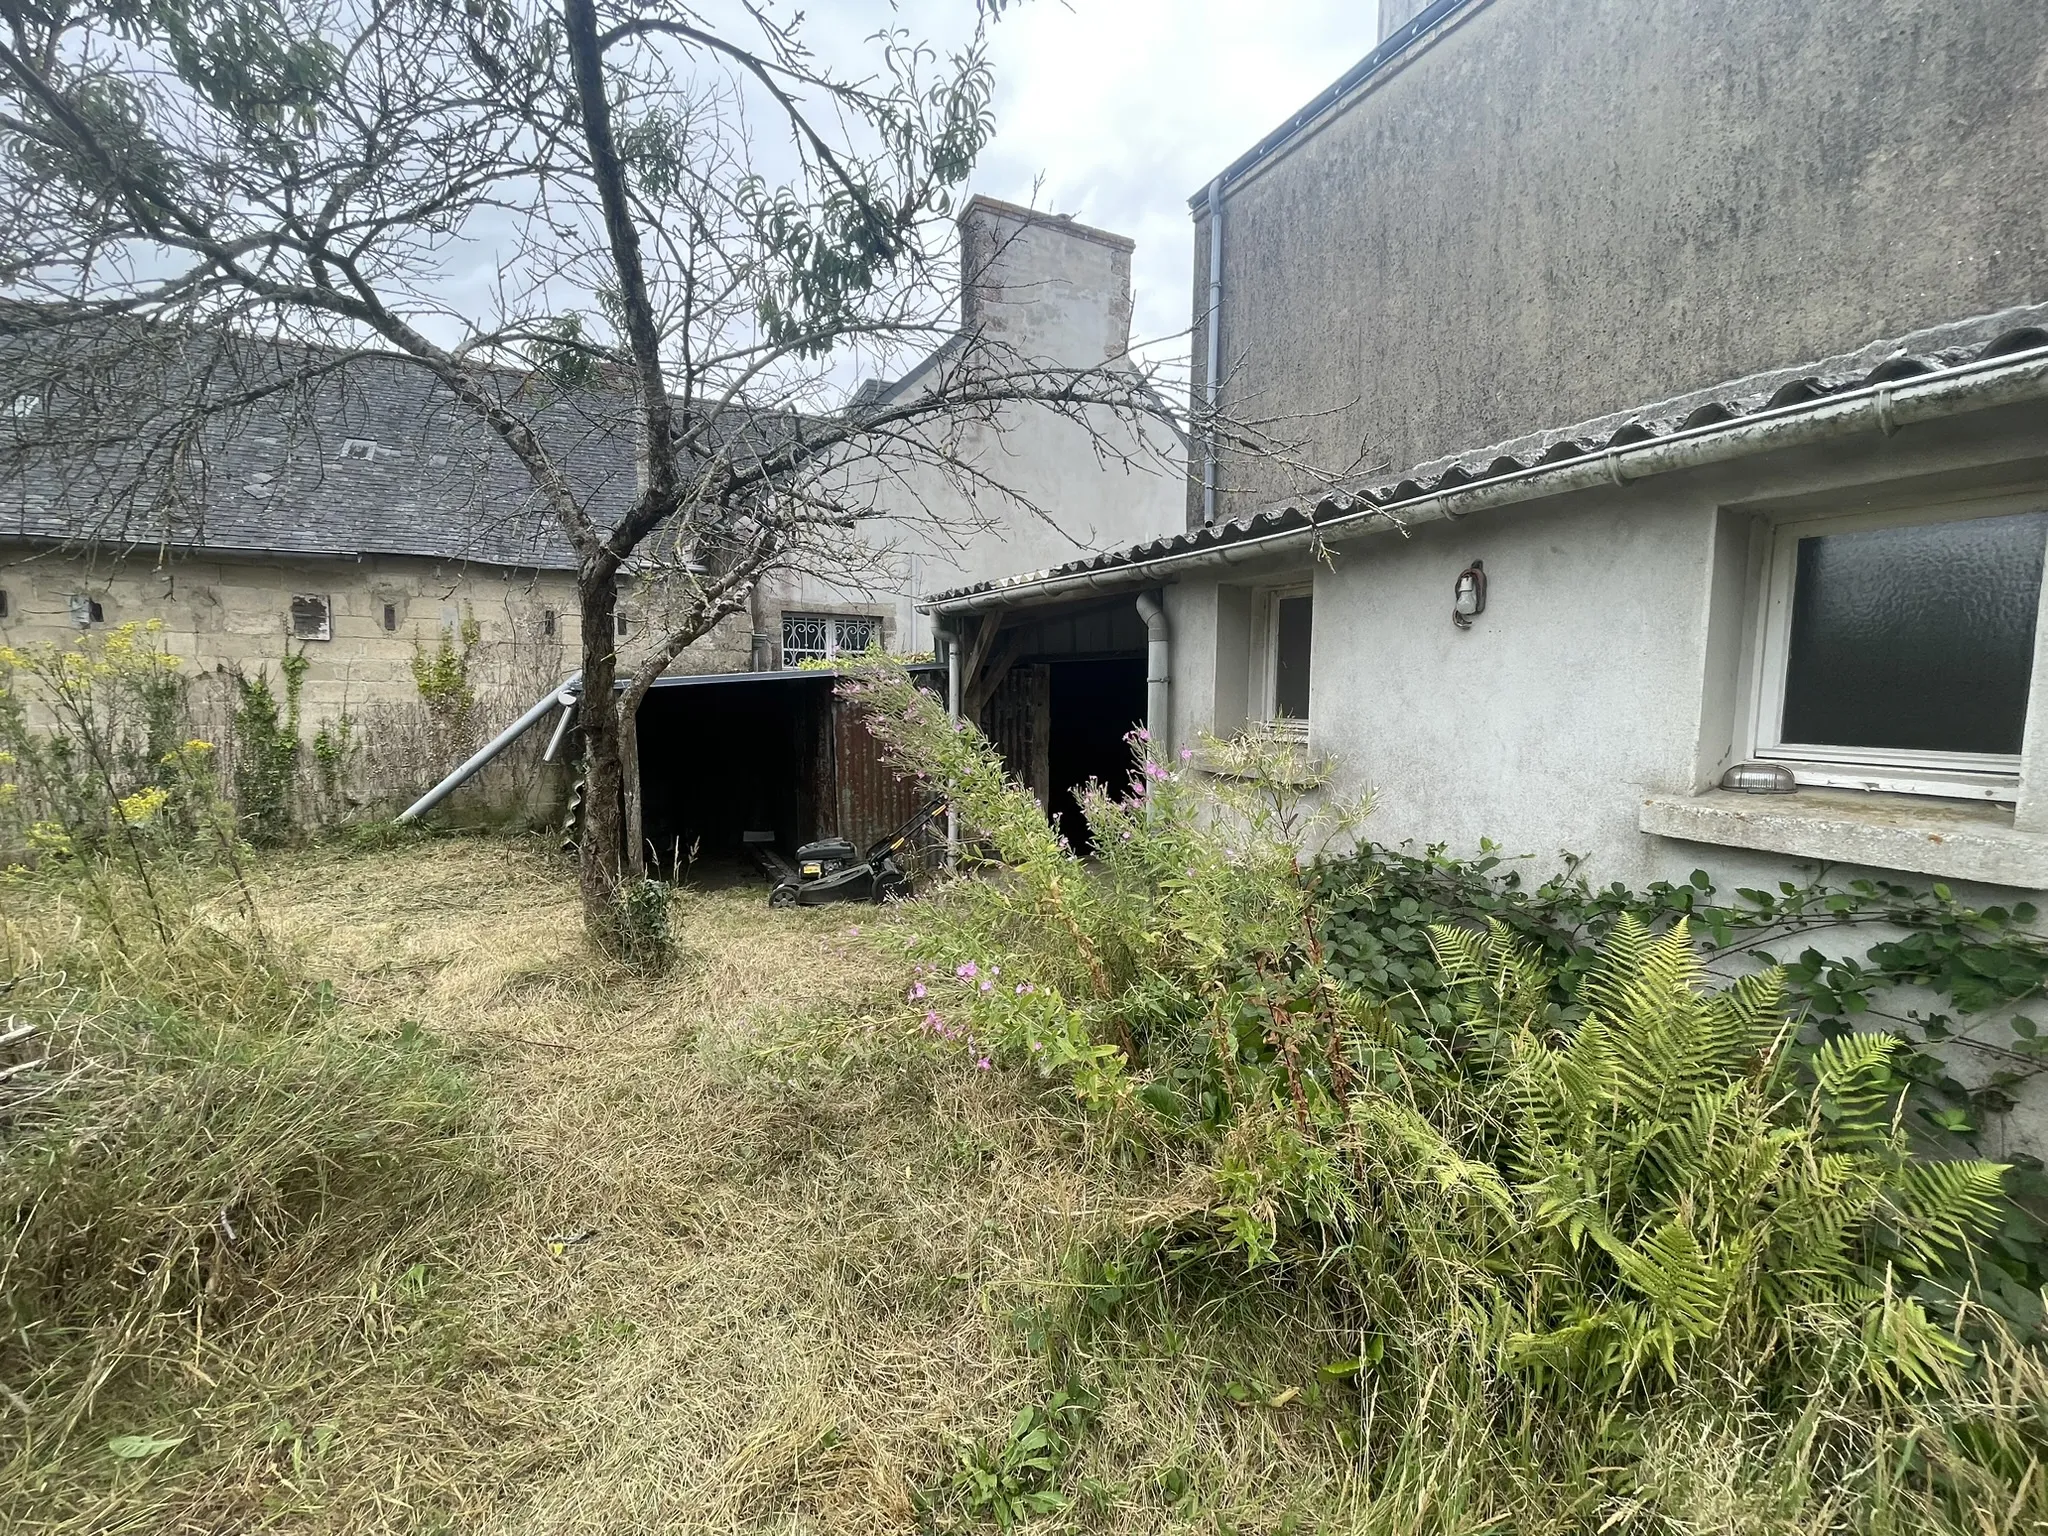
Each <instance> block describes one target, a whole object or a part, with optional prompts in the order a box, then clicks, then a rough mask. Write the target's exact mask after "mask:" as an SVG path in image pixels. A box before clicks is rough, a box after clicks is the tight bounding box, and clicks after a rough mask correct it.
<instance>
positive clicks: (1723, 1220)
mask: <svg viewBox="0 0 2048 1536" xmlns="http://www.w3.org/2000/svg"><path fill="white" fill-rule="evenodd" d="M1432 939H1433V942H1434V943H1435V944H1436V947H1437V953H1438V957H1439V963H1440V965H1442V966H1443V968H1444V970H1445V971H1446V973H1447V974H1449V975H1451V976H1453V977H1455V978H1456V979H1457V980H1458V981H1459V982H1460V984H1461V985H1462V987H1463V992H1462V994H1461V995H1462V997H1463V998H1464V1000H1465V1006H1466V1008H1467V1009H1468V1014H1467V1016H1466V1017H1465V1018H1464V1019H1463V1020H1462V1021H1461V1022H1463V1023H1464V1024H1465V1025H1466V1027H1468V1028H1470V1029H1472V1030H1473V1031H1474V1032H1475V1033H1477V1032H1480V1031H1483V1030H1486V1029H1491V1028H1497V1027H1499V1026H1500V1025H1501V1024H1503V1023H1504V1022H1505V1020H1506V1019H1507V1017H1508V1014H1507V1012H1506V1010H1505V1009H1504V1007H1503V1004H1505V1003H1506V1002H1508V1000H1516V1006H1517V1007H1519V1006H1521V1003H1520V1000H1522V999H1525V998H1527V997H1529V996H1530V995H1531V990H1532V988H1533V986H1534V985H1535V984H1536V983H1537V981H1538V980H1539V979H1540V980H1541V981H1543V982H1545V983H1547V981H1548V978H1547V977H1544V976H1542V973H1541V972H1540V970H1539V969H1538V968H1537V967H1536V966H1535V964H1534V962H1533V961H1531V960H1529V959H1528V958H1526V957H1524V956H1522V955H1521V954H1519V953H1518V952H1516V950H1515V948H1514V945H1513V943H1512V941H1511V940H1510V939H1509V938H1508V936H1507V935H1506V934H1505V933H1504V932H1503V931H1502V930H1500V929H1498V928H1492V929H1489V930H1487V931H1485V932H1483V933H1482V932H1478V931H1476V930H1465V931H1455V930H1438V931H1436V932H1434V933H1433V934H1432ZM1577 998H1578V1000H1579V1002H1580V1003H1581V1004H1582V1005H1583V1006H1584V1007H1585V1009H1586V1014H1585V1018H1584V1020H1583V1021H1582V1022H1581V1023H1580V1025H1579V1027H1578V1029H1577V1031H1576V1032H1575V1033H1573V1034H1572V1035H1570V1036H1569V1038H1565V1037H1562V1036H1560V1035H1559V1034H1557V1033H1555V1032H1544V1031H1539V1030H1538V1029H1537V1028H1536V1027H1534V1024H1533V1021H1534V1020H1535V1019H1536V1018H1537V1017H1538V1016H1539V1012H1538V1010H1536V1009H1533V1008H1531V1009H1528V1010H1527V1011H1526V1012H1524V1013H1522V1014H1521V1018H1522V1020H1523V1022H1522V1025H1521V1027H1520V1030H1519V1032H1518V1033H1517V1034H1516V1035H1515V1036H1514V1037H1513V1039H1512V1040H1511V1041H1510V1042H1509V1044H1508V1047H1507V1049H1506V1050H1505V1051H1504V1053H1503V1061H1504V1063H1505V1067H1504V1070H1503V1076H1502V1080H1501V1082H1500V1084H1499V1087H1498V1090H1497V1101H1498V1106H1499V1114H1500V1118H1501V1123H1502V1134H1501V1137H1500V1143H1499V1147H1498V1161H1499V1163H1500V1165H1501V1166H1502V1167H1503V1168H1504V1169H1505V1170H1506V1171H1507V1172H1508V1173H1509V1174H1510V1176H1511V1188H1512V1193H1513V1196H1514V1199H1515V1200H1516V1201H1517V1202H1518V1205H1519V1210H1520V1214H1521V1218H1522V1219H1521V1221H1520V1222H1519V1223H1514V1224H1511V1225H1504V1226H1503V1227H1502V1228H1501V1229H1500V1230H1499V1231H1497V1232H1496V1234H1495V1239H1496V1241H1497V1242H1498V1244H1499V1246H1500V1249H1501V1251H1502V1252H1503V1253H1504V1254H1506V1255H1509V1256H1510V1257H1509V1258H1508V1260H1507V1261H1506V1262H1504V1263H1501V1264H1497V1265H1496V1266H1494V1268H1493V1270H1492V1271H1491V1275H1492V1276H1493V1277H1494V1278H1492V1279H1490V1280H1489V1281H1488V1282H1487V1283H1488V1285H1490V1287H1491V1291H1490V1295H1491V1301H1490V1303H1489V1305H1491V1306H1492V1307H1493V1308H1494V1310H1495V1312H1496V1314H1497V1315H1498V1317H1499V1318H1500V1319H1501V1321H1500V1322H1499V1323H1498V1324H1497V1325H1496V1326H1495V1327H1494V1328H1493V1329H1491V1330H1490V1331H1491V1332H1492V1333H1493V1334H1494V1336H1496V1337H1499V1338H1501V1339H1502V1340H1503V1341H1505V1342H1504V1343H1503V1345H1502V1351H1503V1353H1502V1358H1503V1360H1504V1362H1505V1363H1507V1364H1509V1365H1511V1366H1519V1367H1522V1368H1526V1369H1528V1370H1529V1371H1532V1372H1534V1373H1535V1374H1536V1375H1537V1376H1539V1377H1540V1378H1542V1379H1543V1380H1546V1381H1554V1382H1556V1383H1557V1384H1559V1385H1560V1386H1561V1387H1567V1386H1568V1387H1569V1388H1571V1389H1572V1390H1576V1391H1586V1390H1612V1389H1614V1388H1616V1387H1618V1386H1620V1385H1623V1384H1625V1383H1627V1382H1629V1381H1631V1380H1634V1379H1637V1378H1639V1377H1641V1376H1642V1375H1644V1374H1645V1373H1647V1372H1650V1371H1652V1370H1658V1371H1661V1372H1662V1373H1663V1374H1664V1375H1665V1376H1667V1377H1671V1378H1677V1377H1678V1376H1679V1375H1680V1374H1681V1372H1682V1370H1683V1369H1684V1366H1685V1364H1686V1361H1687V1359H1688V1357H1690V1356H1693V1355H1696V1354H1699V1353H1701V1352H1718V1353H1727V1354H1729V1355H1731V1357H1733V1358H1740V1359H1745V1360H1747V1361H1749V1362H1751V1363H1752V1364H1761V1363H1764V1362H1768V1361H1771V1360H1777V1359H1795V1358H1798V1357H1800V1356H1802V1355H1806V1354H1812V1355H1813V1356H1814V1357H1815V1358H1820V1357H1823V1356H1832V1355H1833V1354H1835V1353H1838V1352H1839V1351H1840V1349H1841V1346H1842V1344H1843V1341H1844V1340H1854V1341H1856V1347H1855V1351H1854V1354H1855V1358H1856V1361H1857V1365H1858V1369H1859V1370H1860V1372H1861V1373H1862V1374H1863V1375H1864V1376H1865V1377H1866V1378H1867V1379H1868V1380H1870V1381H1871V1382H1873V1383H1874V1384H1877V1385H1880V1386H1883V1387H1886V1388H1888V1389H1889V1388H1896V1387H1897V1386H1899V1385H1900V1384H1902V1383H1915V1382H1921V1381H1923V1380H1925V1379H1927V1378H1928V1376H1929V1374H1930V1373H1931V1372H1934V1371H1937V1370H1939V1369H1942V1368H1943V1367H1944V1365H1945V1364H1950V1363H1953V1362H1954V1361H1956V1360H1958V1359H1960V1358H1962V1346H1961V1345H1960V1344H1958V1343H1957V1342H1956V1340H1955V1339H1953V1338H1952V1337H1951V1336H1949V1335H1947V1334H1945V1333H1943V1332H1942V1331H1941V1330H1940V1328H1939V1327H1938V1326H1937V1325H1936V1324H1934V1323H1933V1322H1932V1321H1931V1320H1930V1319H1928V1317H1927V1316H1926V1314H1925V1313H1924V1311H1923V1310H1921V1309H1920V1307H1919V1304H1918V1303H1917V1302H1913V1301H1911V1300H1910V1299H1905V1300H1902V1299H1900V1292H1899V1290H1898V1287H1899V1286H1900V1285H1901V1284H1903V1283H1910V1282H1913V1281H1915V1280H1917V1279H1919V1278H1922V1277H1930V1276H1935V1275H1939V1274H1942V1273H1944V1272H1946V1271H1950V1270H1953V1269H1955V1268H1956V1267H1957V1266H1958V1265H1959V1264H1960V1263H1961V1262H1962V1261H1963V1260H1964V1258H1965V1256H1966V1254H1967V1251H1968V1249H1969V1247H1970V1245H1971V1243H1972V1242H1974V1241H1975V1240H1977V1239H1978V1238H1980V1237H1982V1236H1983V1235H1984V1234H1986V1233H1987V1232H1989V1231H1990V1230H1991V1229H1992V1228H1993V1227H1994V1226H1995V1224H1996V1222H1997V1219H1998V1210H1999V1203H2000V1197H2001V1180H2002V1177H2003V1173H2004V1170H2003V1168H2001V1167H2000V1166H1999V1165H1996V1164H1992V1163H1981V1162H1953V1163H1928V1162H1923V1161H1916V1160H1915V1159H1913V1158H1912V1157H1911V1156H1910V1155H1909V1153H1908V1150H1907V1148H1906V1145H1905V1142H1904V1138H1903V1136H1902V1134H1901V1132H1900V1131H1899V1129H1898V1126H1897V1124H1896V1122H1895V1118H1894V1114H1893V1107H1894V1105H1895V1103H1896V1097H1897V1093H1898V1090H1899V1086H1900V1085H1899V1083H1898V1082H1897V1080H1896V1078H1895V1077H1894V1074H1893V1072H1892V1070H1891V1057H1892V1053H1893V1052H1894V1050H1895V1049H1896V1048H1897V1043H1896V1042H1895V1041H1894V1040H1893V1039H1892V1038H1891V1037H1889V1036H1885V1035H1875V1034H1873V1035H1856V1036H1850V1037H1848V1038H1845V1039H1840V1040H1834V1041H1830V1042H1828V1043H1827V1044H1825V1045H1823V1046H1821V1047H1820V1048H1819V1049H1817V1050H1815V1051H1813V1052H1812V1053H1811V1054H1810V1059H1808V1060H1807V1062H1806V1064H1805V1067H1804V1074H1805V1077H1804V1083H1803V1086H1802V1080H1801V1078H1800V1076H1799V1075H1798V1073H1799V1071H1800V1068H1799V1067H1798V1065H1797V1063H1796V1061H1795V1059H1794V1055H1793V1053H1792V1050H1791V1047H1792V1043H1793V1038H1792V1037H1793V1031H1792V1028H1791V1025H1790V1023H1789V1022H1788V1020H1787V1018H1786V1016H1785V1010H1784V1005H1783V993H1782V988H1781V986H1780V984H1779V980H1778V978H1777V977H1776V975H1775V974H1771V973H1767V974H1764V975H1761V976H1757V977H1751V978H1748V979H1745V980H1744V981H1741V982H1738V983H1736V984H1735V985H1733V986H1730V987H1728V988H1725V989H1722V990H1719V991H1716V990H1711V989H1709V987H1708V986H1707V985H1706V979H1705V977H1704V975H1703V973H1702V969H1701V966H1700V963H1699V960H1698V958H1697V956H1696V955H1695V953H1694V951H1693V948H1692V945H1691V942H1690V939H1689V937H1688V936H1687V934H1686V932H1685V925H1684V924H1683V922H1680V923H1677V924H1674V925H1673V927H1672V928H1671V929H1670V930H1669V931H1668V932H1666V933H1663V934H1655V935H1653V934H1651V933H1650V932H1649V931H1648V930H1647V929H1646V928H1644V927H1643V925H1642V924H1640V923H1639V922H1636V921H1635V920H1634V919H1632V918H1628V917H1623V918H1622V919H1621V920H1620V921H1619V922H1618V923H1617V924H1616V928H1615V932H1614V935H1613V938H1612V940H1611V941H1610V942H1609V943H1608V945H1607V946H1606V947H1605V949H1604V950H1603V952H1602V954H1601V956H1600V960H1599V963H1598V964H1597V965H1595V966H1594V967H1593V968H1592V969H1591V970H1590V971H1589V972H1588V973H1587V975H1586V976H1585V978H1584V979H1583V981H1582V983H1581V984H1580V986H1579V988H1578V991H1577ZM1410 1140H1411V1141H1412V1138H1410ZM1503 1276H1505V1277H1506V1278H1501V1277H1503Z"/></svg>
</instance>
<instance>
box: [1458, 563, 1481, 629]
mask: <svg viewBox="0 0 2048 1536" xmlns="http://www.w3.org/2000/svg"><path fill="white" fill-rule="evenodd" d="M1452 591H1453V592H1454V593H1455V594H1456V602H1455V604H1454V606H1453V607H1452V609H1451V622H1452V623H1453V624H1455V625H1457V626H1458V628H1460V629H1470V628H1471V627H1472V620H1473V617H1474V616H1475V615H1477V614H1482V613H1484V612H1486V562H1485V561H1484V560H1474V561H1473V562H1472V563H1471V564H1470V565H1468V566H1466V567H1465V569H1463V570H1462V571H1460V572H1458V584H1457V586H1456V587H1454V588H1452Z"/></svg>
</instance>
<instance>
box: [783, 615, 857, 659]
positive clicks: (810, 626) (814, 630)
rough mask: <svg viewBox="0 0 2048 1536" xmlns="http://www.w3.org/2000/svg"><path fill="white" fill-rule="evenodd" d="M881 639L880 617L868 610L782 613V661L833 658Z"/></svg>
mask: <svg viewBox="0 0 2048 1536" xmlns="http://www.w3.org/2000/svg"><path fill="white" fill-rule="evenodd" d="M881 643H882V621H881V620H880V619H878V618H876V617H875V616H874V615H873V614H868V613H785V614H784V615H783V616H782V664H783V665H784V666H785V667H788V666H794V665H796V664H797V663H798V662H803V661H836V660H838V659H839V658H840V657H841V656H858V655H859V654H860V653H861V652H863V651H871V650H873V649H874V648H875V647H876V646H878V645H880V644H881Z"/></svg>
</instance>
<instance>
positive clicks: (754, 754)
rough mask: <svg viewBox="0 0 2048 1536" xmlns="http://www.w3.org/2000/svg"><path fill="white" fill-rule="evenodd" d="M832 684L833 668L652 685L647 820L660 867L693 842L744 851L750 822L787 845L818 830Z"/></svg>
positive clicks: (646, 714) (643, 734)
mask: <svg viewBox="0 0 2048 1536" xmlns="http://www.w3.org/2000/svg"><path fill="white" fill-rule="evenodd" d="M831 686H832V680H831V678H830V677H819V678H816V679H812V678H808V677H807V678H803V679H801V680H788V681H785V680H783V679H782V678H780V677H773V678H772V680H764V681H761V682H755V681H752V680H736V681H731V682H725V681H721V682H720V683H718V684H716V685H713V686H693V687H677V688H663V687H656V688H654V689H653V690H651V691H650V692H649V693H648V695H647V697H646V699H644V700H643V701H642V702H641V705H640V768H641V785H642V793H643V794H644V796H645V810H644V812H643V816H642V824H643V826H644V827H645V829H646V835H647V841H648V842H649V843H651V844H652V845H653V856H654V858H655V860H656V861H657V862H658V863H659V865H660V866H661V868H662V869H663V870H668V869H669V868H670V867H671V864H672V863H673V862H674V861H675V858H676V855H677V853H678V851H679V850H680V852H681V853H682V854H683V855H684V856H685V857H687V855H688V853H689V850H690V845H691V843H692V842H696V843H698V845H699V847H698V857H700V858H707V859H708V858H726V857H737V856H738V855H740V854H742V853H744V852H745V851H746V836H745V835H746V834H747V833H749V832H757V833H758V832H771V833H773V834H774V836H775V842H776V843H777V845H779V846H780V847H781V848H782V849H783V850H784V851H785V852H789V851H793V850H794V849H795V848H796V846H797V845H798V844H799V843H801V842H804V841H806V840H807V839H808V838H809V837H811V836H812V835H813V829H814V828H815V826H816V824H817V819H818V812H817V798H818V782H819V779H820V776H821V773H826V774H829V771H830V763H831V758H830V750H831V749H830V745H829V743H824V744H821V743H820V741H819V736H820V732H821V716H822V714H823V711H824V710H825V709H826V708H827V707H828V706H829V701H830V692H831ZM821 757H822V761H821Z"/></svg>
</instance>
